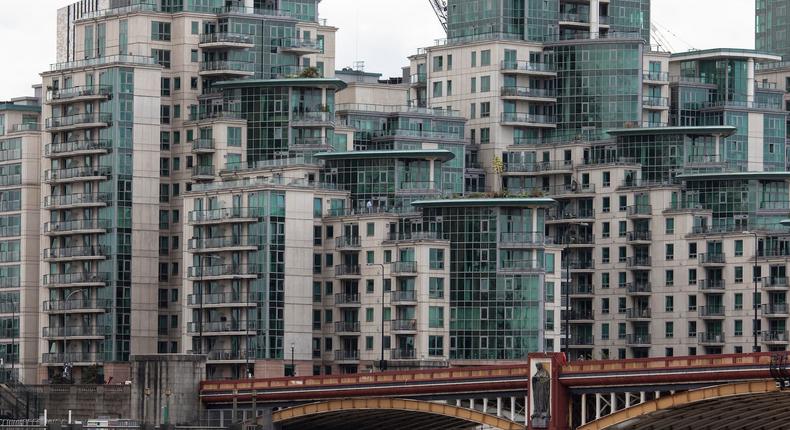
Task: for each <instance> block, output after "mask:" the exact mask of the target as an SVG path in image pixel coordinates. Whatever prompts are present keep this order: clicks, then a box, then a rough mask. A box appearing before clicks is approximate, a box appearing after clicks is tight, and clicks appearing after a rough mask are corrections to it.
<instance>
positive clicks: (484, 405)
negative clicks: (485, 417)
mask: <svg viewBox="0 0 790 430" xmlns="http://www.w3.org/2000/svg"><path fill="white" fill-rule="evenodd" d="M483 413H484V414H487V413H488V399H487V398H485V399H483Z"/></svg>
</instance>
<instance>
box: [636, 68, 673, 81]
mask: <svg viewBox="0 0 790 430" xmlns="http://www.w3.org/2000/svg"><path fill="white" fill-rule="evenodd" d="M642 78H643V79H644V80H646V81H662V82H667V81H669V73H668V72H655V71H651V70H645V71H643V72H642Z"/></svg>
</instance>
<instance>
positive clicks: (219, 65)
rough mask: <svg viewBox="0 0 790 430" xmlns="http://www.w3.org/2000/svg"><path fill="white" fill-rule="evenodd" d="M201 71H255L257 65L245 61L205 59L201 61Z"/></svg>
mask: <svg viewBox="0 0 790 430" xmlns="http://www.w3.org/2000/svg"><path fill="white" fill-rule="evenodd" d="M200 71H201V72H238V73H245V74H246V73H250V74H251V73H253V72H254V71H255V65H254V64H253V63H247V62H244V61H204V62H201V63H200Z"/></svg>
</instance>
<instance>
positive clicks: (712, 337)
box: [697, 332, 724, 344]
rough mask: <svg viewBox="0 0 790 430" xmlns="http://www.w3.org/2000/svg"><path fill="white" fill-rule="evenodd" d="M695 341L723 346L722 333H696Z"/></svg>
mask: <svg viewBox="0 0 790 430" xmlns="http://www.w3.org/2000/svg"><path fill="white" fill-rule="evenodd" d="M697 341H698V342H699V343H706V344H723V343H724V333H716V332H699V333H697Z"/></svg>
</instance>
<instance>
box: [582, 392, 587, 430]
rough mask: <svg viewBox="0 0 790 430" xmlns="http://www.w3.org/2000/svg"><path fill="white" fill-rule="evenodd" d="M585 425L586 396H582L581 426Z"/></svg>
mask: <svg viewBox="0 0 790 430" xmlns="http://www.w3.org/2000/svg"><path fill="white" fill-rule="evenodd" d="M585 424H587V394H582V425H585Z"/></svg>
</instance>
